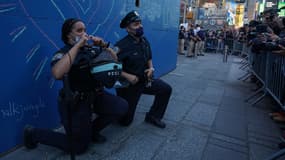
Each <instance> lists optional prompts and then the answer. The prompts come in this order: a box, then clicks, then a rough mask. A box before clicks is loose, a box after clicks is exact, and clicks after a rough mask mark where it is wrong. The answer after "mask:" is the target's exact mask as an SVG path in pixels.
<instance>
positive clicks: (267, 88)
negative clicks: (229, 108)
mask: <svg viewBox="0 0 285 160" xmlns="http://www.w3.org/2000/svg"><path fill="white" fill-rule="evenodd" d="M249 64H250V65H249V66H250V68H251V69H250V70H251V73H252V74H254V75H255V77H256V78H257V79H258V80H259V81H260V82H261V83H262V87H261V88H260V89H258V90H257V91H256V92H254V93H253V94H252V95H250V96H249V97H248V98H247V99H246V100H245V101H249V100H250V99H252V98H253V97H255V96H256V95H257V94H258V93H260V92H263V94H262V95H261V96H260V97H258V98H257V99H256V100H255V101H254V102H253V103H252V104H256V103H257V102H259V101H260V100H262V98H263V97H265V96H266V95H267V94H268V93H269V94H270V95H271V96H272V98H273V99H274V100H275V101H276V102H277V103H278V104H279V105H280V106H281V107H282V108H283V109H284V110H285V103H284V102H285V101H284V99H285V57H283V56H279V55H276V54H274V53H272V52H262V53H252V52H250V53H249Z"/></svg>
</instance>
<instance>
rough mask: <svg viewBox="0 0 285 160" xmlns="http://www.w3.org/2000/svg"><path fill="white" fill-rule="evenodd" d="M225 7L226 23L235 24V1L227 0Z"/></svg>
mask: <svg viewBox="0 0 285 160" xmlns="http://www.w3.org/2000/svg"><path fill="white" fill-rule="evenodd" d="M225 9H226V11H227V23H228V25H235V16H236V3H235V1H234V0H227V1H226V5H225Z"/></svg>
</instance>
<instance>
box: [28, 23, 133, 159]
mask: <svg viewBox="0 0 285 160" xmlns="http://www.w3.org/2000/svg"><path fill="white" fill-rule="evenodd" d="M87 40H91V41H93V45H100V44H101V43H102V39H101V38H99V37H94V36H88V35H87V34H86V28H85V25H84V23H83V22H82V21H81V20H79V19H74V18H71V19H67V20H66V21H65V22H64V24H63V26H62V41H63V42H64V43H65V46H64V47H63V48H61V49H60V50H59V51H57V52H56V53H55V54H54V56H53V58H52V62H51V66H52V74H53V76H54V77H55V78H56V79H59V80H60V79H62V78H63V76H64V75H65V73H67V74H68V80H69V84H70V88H71V90H72V91H73V92H77V93H79V99H78V101H77V102H75V106H72V110H71V113H68V112H69V111H68V109H69V108H67V107H70V106H65V105H64V103H61V102H59V105H58V109H59V113H60V118H61V122H62V124H63V126H64V129H65V131H66V134H63V133H58V132H54V131H52V130H44V129H39V128H34V127H31V126H28V127H26V128H25V130H24V145H25V146H26V147H27V148H29V149H33V148H36V146H37V143H41V144H46V145H50V146H54V147H57V148H59V149H62V150H63V151H66V152H71V151H72V152H74V153H76V154H80V153H83V152H84V151H86V150H87V148H88V145H89V143H90V142H92V141H93V142H95V143H96V142H97V143H102V142H104V141H105V140H106V139H105V137H104V136H102V135H101V134H100V133H99V132H100V131H101V130H102V129H104V128H105V127H106V126H108V125H109V124H110V123H112V122H113V121H115V120H117V119H119V118H120V117H121V116H122V115H124V114H125V113H126V112H127V108H128V104H127V102H126V101H125V100H124V99H122V98H120V97H118V96H114V95H111V94H109V93H107V92H105V91H104V89H103V86H102V84H101V83H99V82H97V81H96V80H94V79H93V78H92V75H90V74H91V73H90V69H88V68H82V64H84V63H86V62H88V61H90V60H91V59H92V58H93V57H92V54H90V52H87V51H86V49H84V46H86V42H87ZM63 96H65V95H61V96H60V97H59V98H64V97H63ZM92 106H93V108H92ZM92 112H95V113H97V117H96V118H95V120H93V121H92ZM68 114H71V115H70V116H71V120H72V121H71V122H72V123H71V124H70V125H71V126H68V125H69V122H70V121H69V119H68V116H69V115H68ZM70 128H71V129H70ZM70 132H72V139H71V140H72V146H70V143H69V138H68V135H70Z"/></svg>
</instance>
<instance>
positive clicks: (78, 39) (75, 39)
mask: <svg viewBox="0 0 285 160" xmlns="http://www.w3.org/2000/svg"><path fill="white" fill-rule="evenodd" d="M73 40H74V44H76V43H78V42H79V41H80V37H79V36H75V37H74V39H73Z"/></svg>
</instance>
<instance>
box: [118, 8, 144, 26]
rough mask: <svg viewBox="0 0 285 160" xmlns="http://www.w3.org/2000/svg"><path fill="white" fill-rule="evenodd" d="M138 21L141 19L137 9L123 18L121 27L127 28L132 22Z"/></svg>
mask: <svg viewBox="0 0 285 160" xmlns="http://www.w3.org/2000/svg"><path fill="white" fill-rule="evenodd" d="M138 21H141V18H140V16H139V14H138V13H137V12H136V11H131V12H129V13H128V14H127V15H126V16H125V17H124V18H123V19H122V21H121V23H120V28H126V27H127V26H128V25H129V24H130V23H132V22H138Z"/></svg>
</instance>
